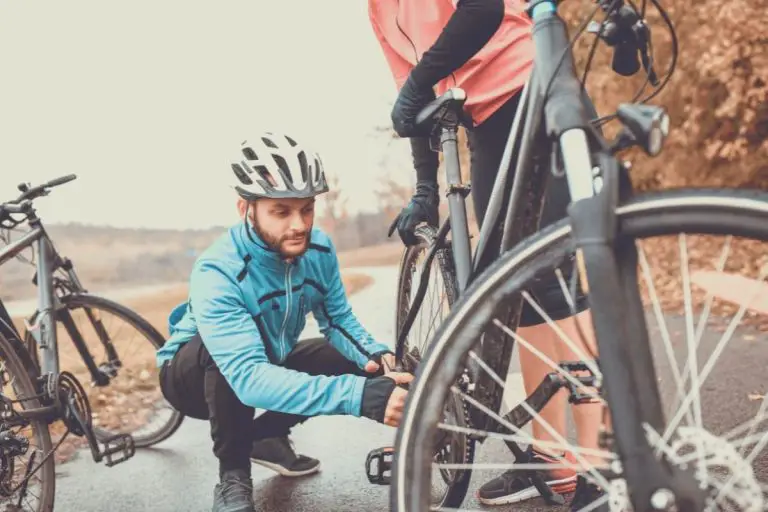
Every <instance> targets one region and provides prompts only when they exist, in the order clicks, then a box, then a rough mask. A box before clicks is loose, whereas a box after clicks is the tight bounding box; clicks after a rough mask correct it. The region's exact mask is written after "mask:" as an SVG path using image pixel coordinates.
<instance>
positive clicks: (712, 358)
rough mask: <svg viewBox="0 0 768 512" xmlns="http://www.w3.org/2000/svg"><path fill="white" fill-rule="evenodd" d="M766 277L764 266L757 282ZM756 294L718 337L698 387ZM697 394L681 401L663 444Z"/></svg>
mask: <svg viewBox="0 0 768 512" xmlns="http://www.w3.org/2000/svg"><path fill="white" fill-rule="evenodd" d="M766 276H768V265H766V266H765V267H764V268H763V269H762V270H761V272H760V277H759V279H758V281H760V282H762V281H765V278H766ZM758 293H759V291H758V290H756V291H755V292H754V294H753V295H752V296H751V297H750V298H749V300H747V301H746V302H745V303H744V304H742V305H741V306H740V307H739V310H738V311H737V312H736V314H735V315H734V317H733V319H732V320H731V322H730V324H729V325H728V327H727V328H726V330H725V332H724V333H723V335H722V336H721V337H720V340H719V341H718V343H717V346H716V347H715V350H714V351H713V352H712V354H711V355H710V357H709V358H708V359H707V363H706V364H705V365H704V368H703V369H702V371H701V374H700V376H699V385H700V386H702V385H704V382H705V381H706V380H707V377H709V373H710V372H711V371H712V367H713V366H714V364H715V362H716V361H717V359H718V358H719V357H720V354H721V353H722V352H723V350H725V346H726V345H727V344H728V342H729V341H730V339H731V337H732V336H733V333H734V332H735V330H736V325H737V324H738V323H739V322H740V321H741V319H742V318H743V316H744V314H745V313H746V311H747V306H748V305H749V304H750V303H751V302H752V300H754V298H755V297H756V296H757V294H758ZM698 392H699V390H698V389H696V390H691V392H689V393H688V395H687V396H686V397H685V400H683V403H682V404H681V406H680V408H679V409H678V411H677V413H676V414H675V416H674V417H673V418H672V420H671V421H670V422H669V424H668V425H667V428H666V430H665V431H664V435H663V436H662V440H663V442H667V441H669V438H670V437H671V436H672V432H674V430H675V428H677V426H678V425H679V423H680V420H681V419H682V415H683V411H684V409H685V408H687V407H688V406H689V405H690V402H691V400H693V399H694V398H695V397H697V396H698Z"/></svg>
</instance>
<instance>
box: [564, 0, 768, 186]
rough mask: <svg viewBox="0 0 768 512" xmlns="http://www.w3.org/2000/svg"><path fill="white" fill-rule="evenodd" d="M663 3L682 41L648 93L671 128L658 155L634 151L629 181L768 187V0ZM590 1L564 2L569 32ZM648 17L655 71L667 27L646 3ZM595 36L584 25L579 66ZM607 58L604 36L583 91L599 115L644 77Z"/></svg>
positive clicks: (661, 61)
mask: <svg viewBox="0 0 768 512" xmlns="http://www.w3.org/2000/svg"><path fill="white" fill-rule="evenodd" d="M641 1H642V0H639V1H638V2H636V4H637V5H638V7H640V5H642V4H641ZM659 2H660V3H661V5H662V7H663V8H664V9H665V10H666V11H667V13H668V15H669V17H670V19H671V21H672V23H673V25H674V27H675V32H676V34H677V38H678V47H679V48H678V49H679V54H678V60H677V64H676V70H675V72H674V74H673V75H672V79H671V80H670V82H669V83H668V84H667V85H666V87H665V88H664V90H663V91H662V92H661V93H660V94H659V95H658V96H656V97H655V98H653V99H652V100H651V103H653V104H658V105H663V106H664V107H666V108H667V111H668V113H669V115H670V119H671V127H670V136H669V139H668V143H667V146H666V149H665V151H664V152H663V153H662V156H660V157H657V158H649V157H647V156H644V155H642V154H640V153H639V152H637V151H636V152H634V153H632V158H631V159H632V161H633V171H632V177H633V182H634V184H635V186H636V187H637V188H638V189H641V190H642V189H659V188H671V187H680V186H694V187H699V186H728V187H739V188H763V189H766V188H768V103H767V102H766V99H768V98H767V96H768V36H766V32H765V27H766V26H768V9H767V7H768V2H766V1H765V0H728V1H722V0H701V1H696V2H691V1H690V0H659ZM593 8H594V4H593V3H592V2H564V3H563V4H562V11H561V12H562V14H563V16H564V17H565V18H566V19H567V20H568V21H569V26H570V27H571V35H573V34H575V32H576V29H577V27H578V25H579V24H580V23H581V22H582V21H583V20H584V18H585V16H586V15H587V14H588V13H589V12H590V11H591V10H592V9H593ZM646 19H647V21H648V24H649V26H650V27H651V32H652V43H653V50H654V57H655V60H656V65H657V71H658V73H659V75H663V74H664V72H665V71H666V70H667V69H668V67H669V64H670V61H671V38H670V35H669V31H668V30H667V28H666V25H665V24H664V21H663V20H662V18H661V16H659V14H658V11H657V10H656V9H655V8H654V6H653V4H652V3H651V2H647V6H646ZM593 41H594V36H593V35H592V34H585V35H584V36H583V37H581V38H579V40H578V41H577V43H576V45H575V48H574V53H575V56H576V61H577V66H578V67H579V69H580V70H581V71H583V69H584V65H585V63H586V61H587V57H588V55H589V51H590V46H591V43H592V42H593ZM611 58H612V50H611V49H610V48H608V47H607V46H605V45H603V44H600V45H599V47H598V50H597V52H596V54H595V57H594V58H593V61H592V64H591V66H590V72H589V75H588V78H587V91H588V92H589V94H590V96H591V97H592V98H593V100H594V102H595V104H596V105H597V108H598V112H599V113H600V114H601V115H605V114H610V113H613V112H614V111H615V110H616V106H617V105H618V104H619V103H621V102H628V101H631V100H632V97H633V95H634V94H633V93H634V92H635V91H637V90H638V89H639V87H640V86H642V84H643V82H644V81H645V76H644V73H643V71H642V69H641V71H640V72H639V73H638V74H637V75H636V76H634V77H631V78H626V77H622V76H619V75H617V74H616V73H614V72H613V70H612V69H611V64H610V63H611ZM649 92H651V89H650V87H649V88H647V90H646V94H647V93H649ZM644 95H645V94H644ZM612 124H613V125H616V124H618V123H617V122H614V123H612ZM613 128H614V130H615V126H614V127H613ZM608 131H609V132H610V129H609V130H608Z"/></svg>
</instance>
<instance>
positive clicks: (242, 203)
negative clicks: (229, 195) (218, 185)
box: [237, 197, 248, 220]
mask: <svg viewBox="0 0 768 512" xmlns="http://www.w3.org/2000/svg"><path fill="white" fill-rule="evenodd" d="M247 209H248V201H246V200H245V199H243V198H242V197H238V198H237V213H238V215H240V220H244V219H245V212H246V210H247Z"/></svg>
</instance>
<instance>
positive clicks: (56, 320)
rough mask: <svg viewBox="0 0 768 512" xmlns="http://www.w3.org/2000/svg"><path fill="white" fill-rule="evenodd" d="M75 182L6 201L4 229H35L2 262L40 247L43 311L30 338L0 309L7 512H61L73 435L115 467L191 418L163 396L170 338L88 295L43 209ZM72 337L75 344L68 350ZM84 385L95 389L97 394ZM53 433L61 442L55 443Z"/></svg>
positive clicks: (0, 491)
mask: <svg viewBox="0 0 768 512" xmlns="http://www.w3.org/2000/svg"><path fill="white" fill-rule="evenodd" d="M74 179H75V176H74V175H68V176H63V177H61V178H58V179H54V180H52V181H50V182H48V183H45V184H43V185H39V186H36V187H30V186H28V185H26V184H22V185H19V189H20V190H21V191H22V194H21V196H20V197H19V198H17V199H16V200H14V201H10V202H8V203H4V204H0V227H2V228H3V229H4V230H6V231H8V232H10V230H12V229H14V228H16V227H17V226H18V225H20V224H21V223H24V222H26V223H27V224H28V225H29V227H30V228H31V229H30V230H29V231H28V232H27V233H26V234H24V235H23V236H21V237H20V238H18V239H17V240H15V241H12V242H10V243H9V244H8V245H7V246H6V247H3V248H2V249H0V265H3V264H4V263H6V262H7V261H9V260H10V259H11V258H13V257H17V256H18V255H19V254H20V253H21V252H22V251H24V250H25V249H27V248H30V247H33V248H34V249H35V254H36V257H37V262H36V264H37V272H36V274H35V277H34V279H33V282H34V283H35V284H36V285H37V288H38V308H39V309H38V311H37V312H35V313H33V314H32V315H31V316H29V317H28V318H27V319H26V320H25V327H26V331H25V333H24V335H23V336H22V335H20V334H19V332H18V330H17V329H16V327H15V326H14V324H13V323H12V322H11V318H10V315H9V314H8V312H7V310H6V309H5V307H4V306H3V304H2V302H0V383H2V390H0V400H1V402H2V404H1V405H0V505H2V507H1V508H2V509H3V510H33V511H50V510H53V501H54V489H55V475H54V464H55V460H54V457H53V455H54V452H55V451H56V450H57V448H59V446H60V445H61V444H62V443H63V441H64V440H65V439H67V435H68V434H70V433H71V434H74V435H75V436H77V437H80V438H83V439H84V440H85V441H86V442H87V444H88V446H89V447H90V450H91V454H92V456H93V460H94V461H96V462H101V461H105V464H106V465H107V466H113V465H115V464H118V463H120V462H124V461H125V460H128V459H129V458H130V457H132V456H133V455H134V453H135V448H136V447H146V446H151V445H154V444H156V443H158V442H160V441H162V440H164V439H166V438H168V437H169V436H170V435H172V434H173V433H174V432H175V431H176V429H178V428H179V426H180V424H181V421H182V419H183V416H181V415H180V414H179V413H178V412H177V411H175V410H173V409H172V408H171V407H170V406H168V405H167V404H166V403H165V400H164V399H163V398H162V394H161V392H160V389H159V383H158V379H157V374H156V367H155V366H156V365H155V352H156V350H157V349H158V348H159V347H161V346H162V344H163V343H164V338H163V336H162V335H161V334H160V333H159V332H158V331H157V330H156V329H155V328H154V327H152V325H151V324H149V323H148V322H147V321H146V320H145V319H143V318H142V317H140V316H139V315H138V314H136V313H135V312H133V311H131V310H129V309H127V308H125V307H124V306H121V305H119V304H116V303H115V302H112V301H110V300H108V299H105V298H103V297H98V296H95V295H91V294H88V293H87V292H86V290H85V288H84V287H83V285H82V284H81V282H80V280H79V279H78V277H77V274H76V273H75V270H74V267H73V264H72V262H71V261H70V260H69V259H67V258H64V257H62V256H60V255H59V254H58V253H57V252H56V250H55V248H54V246H53V243H52V241H51V239H50V238H49V236H48V233H47V232H46V230H45V228H44V227H43V224H42V221H41V219H40V218H39V217H38V216H37V214H36V212H35V209H34V207H33V201H34V200H35V199H36V198H38V197H40V196H43V195H47V194H48V193H49V192H50V189H52V188H53V187H56V186H58V185H62V184H64V183H67V182H69V181H72V180H74ZM108 320H118V321H120V322H121V323H122V325H121V326H120V329H118V330H117V331H116V332H114V333H111V332H110V329H109V327H110V325H111V322H109V321H108ZM129 331H130V332H129ZM132 333H133V334H135V335H137V336H133V337H132V336H130V335H131V334H132ZM65 336H66V337H68V338H69V339H70V340H71V341H72V345H71V346H70V345H69V344H60V343H59V342H60V341H61V340H62V339H63V338H64V337H65ZM62 359H63V360H64V361H62ZM71 362H74V364H72V365H71V366H70V365H68V364H67V365H64V364H62V363H71ZM63 367H64V368H66V369H63ZM83 381H88V382H89V384H90V387H89V391H88V392H86V390H85V388H84V386H83V385H82V384H81V382H83ZM59 421H60V423H59ZM52 432H53V433H54V434H58V435H60V439H59V440H58V442H57V443H56V445H55V446H54V445H53V443H52V441H51V434H52Z"/></svg>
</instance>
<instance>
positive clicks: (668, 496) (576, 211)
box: [564, 130, 704, 512]
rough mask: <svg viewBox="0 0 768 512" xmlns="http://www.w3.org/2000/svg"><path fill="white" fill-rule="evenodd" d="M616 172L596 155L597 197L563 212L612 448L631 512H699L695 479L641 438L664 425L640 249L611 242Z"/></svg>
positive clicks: (632, 244)
mask: <svg viewBox="0 0 768 512" xmlns="http://www.w3.org/2000/svg"><path fill="white" fill-rule="evenodd" d="M573 131H574V132H576V131H577V130H573ZM581 133H583V132H581ZM564 152H565V151H564ZM587 154H588V153H587ZM566 161H567V159H566ZM618 165H619V164H618V163H617V161H616V160H615V159H614V158H613V157H612V156H610V155H601V156H600V161H599V162H598V166H597V167H596V170H599V173H600V176H599V177H600V178H601V179H602V182H601V183H600V184H599V186H597V187H596V188H598V190H597V191H596V193H595V194H594V195H592V197H587V198H581V199H580V200H579V199H576V198H574V200H575V202H573V203H572V204H571V205H570V206H569V212H568V213H569V217H570V219H571V225H572V228H573V238H574V242H575V246H576V250H577V255H576V260H577V261H576V271H577V272H578V274H579V276H580V278H582V288H583V290H584V292H587V293H588V300H589V305H590V310H591V314H592V321H593V326H594V331H595V335H596V338H597V345H598V351H599V354H600V362H601V364H600V370H601V372H602V374H603V380H604V381H605V383H604V384H603V385H602V386H601V387H602V389H604V390H605V394H606V400H607V402H608V404H609V406H610V410H611V422H612V427H613V428H612V431H613V432H614V434H613V437H614V441H615V446H616V448H617V451H618V452H619V454H620V455H621V459H622V462H623V468H622V473H623V474H624V475H625V477H626V479H627V480H628V482H629V484H630V485H629V488H630V493H631V500H632V504H633V506H634V510H635V511H637V512H640V511H659V510H671V509H672V508H673V507H674V506H675V504H676V505H677V507H678V510H680V511H681V512H683V511H689V510H690V511H693V510H703V507H704V493H703V492H702V491H701V490H699V489H698V486H697V485H696V482H695V480H694V478H693V476H692V475H691V474H689V473H687V472H683V471H682V470H680V469H678V468H674V467H671V466H669V465H668V464H666V463H664V462H662V461H661V460H658V459H657V458H656V456H655V455H654V450H653V447H652V446H651V445H650V444H649V441H648V437H647V434H646V432H645V426H644V425H645V424H647V425H648V426H650V427H651V428H653V429H655V430H656V431H657V432H658V431H662V429H663V423H664V421H663V417H662V407H661V399H660V396H659V391H658V387H657V379H656V374H655V368H654V364H653V359H652V355H651V351H650V343H649V339H648V332H647V329H646V325H645V315H644V311H643V307H642V302H641V300H640V290H639V288H638V284H637V249H636V247H635V242H634V240H632V239H617V237H616V233H617V226H616V215H615V211H616V208H617V206H618V204H619V179H620V169H619V166H618ZM566 170H567V171H568V169H566ZM594 177H597V175H595V176H594ZM570 179H571V176H569V180H570ZM598 183H599V182H598ZM598 384H599V383H598ZM675 502H676V503H675Z"/></svg>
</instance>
